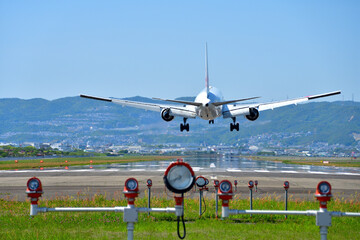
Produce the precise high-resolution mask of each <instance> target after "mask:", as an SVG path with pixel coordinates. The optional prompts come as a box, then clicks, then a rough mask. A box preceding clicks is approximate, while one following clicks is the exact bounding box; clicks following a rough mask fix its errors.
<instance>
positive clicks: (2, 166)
mask: <svg viewBox="0 0 360 240" xmlns="http://www.w3.org/2000/svg"><path fill="white" fill-rule="evenodd" d="M175 158H177V156H157V155H150V156H123V157H105V156H100V157H77V158H72V157H68V158H67V157H64V158H48V159H46V158H45V159H36V160H18V162H17V163H16V162H15V160H11V161H10V160H9V161H0V170H8V169H33V168H41V167H43V168H54V167H65V166H79V165H89V164H90V161H92V163H91V165H101V164H111V163H129V162H142V161H161V160H170V159H175ZM41 160H42V161H43V162H42V163H41V162H40V161H41ZM65 161H67V162H65Z"/></svg>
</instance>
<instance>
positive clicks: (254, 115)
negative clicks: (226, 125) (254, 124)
mask: <svg viewBox="0 0 360 240" xmlns="http://www.w3.org/2000/svg"><path fill="white" fill-rule="evenodd" d="M249 113H250V114H249V115H246V118H247V119H248V120H250V121H255V120H256V119H258V117H259V111H258V110H257V109H256V108H249Z"/></svg>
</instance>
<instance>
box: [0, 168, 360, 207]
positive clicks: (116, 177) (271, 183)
mask: <svg viewBox="0 0 360 240" xmlns="http://www.w3.org/2000/svg"><path fill="white" fill-rule="evenodd" d="M193 169H194V171H195V174H196V175H197V176H200V175H202V176H205V177H207V178H208V179H209V180H210V184H209V191H208V192H205V194H204V196H205V197H211V198H212V197H214V194H213V193H214V187H213V179H218V180H220V181H221V180H224V179H228V180H230V181H232V182H234V180H235V179H236V180H237V181H238V187H237V192H236V196H237V197H239V198H248V195H249V189H248V188H247V183H248V181H249V180H258V181H259V185H258V192H254V194H253V195H254V198H261V197H264V196H266V195H273V196H278V197H279V198H280V199H282V198H283V196H284V189H283V182H284V181H289V182H290V189H289V196H290V197H291V198H292V199H307V200H312V199H314V192H315V188H316V186H317V184H318V182H320V181H322V180H326V181H328V182H330V183H331V185H332V189H333V190H332V192H333V194H334V195H335V196H339V197H344V199H354V198H355V197H356V196H355V193H357V192H360V191H359V190H360V174H358V173H357V172H330V173H329V172H316V171H302V172H299V171H293V170H281V171H276V170H274V171H272V170H266V169H265V170H264V169H250V170H241V169H238V168H227V169H209V168H204V169H203V168H200V167H194V168H193ZM164 171H165V168H158V169H156V170H149V169H141V168H134V169H126V170H124V169H119V168H108V169H86V168H83V169H75V170H65V169H54V170H42V171H40V170H21V171H0V183H1V184H0V198H3V199H10V200H20V201H24V200H25V199H26V194H25V190H26V183H27V180H28V179H29V178H30V177H33V176H36V177H38V178H40V180H41V181H42V184H43V190H44V194H43V198H45V199H53V198H56V197H61V196H72V197H74V198H91V197H93V196H94V194H106V197H107V198H108V199H113V198H115V199H119V198H124V196H123V193H122V191H123V188H124V183H125V180H126V179H127V178H129V177H135V178H136V179H137V180H138V181H139V188H140V192H141V194H140V196H144V191H145V190H147V187H146V180H147V179H149V178H150V179H152V181H153V187H152V189H151V191H152V194H155V195H157V196H168V197H172V193H170V192H169V191H168V190H167V189H166V188H165V185H164V183H163V174H164ZM187 196H189V197H198V192H195V191H193V190H191V191H190V192H189V193H188V194H187ZM358 197H359V196H357V198H358Z"/></svg>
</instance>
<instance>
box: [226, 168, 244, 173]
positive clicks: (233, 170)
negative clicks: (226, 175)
mask: <svg viewBox="0 0 360 240" xmlns="http://www.w3.org/2000/svg"><path fill="white" fill-rule="evenodd" d="M226 171H227V172H242V170H240V169H236V168H229V169H226Z"/></svg>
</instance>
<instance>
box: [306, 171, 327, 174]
mask: <svg viewBox="0 0 360 240" xmlns="http://www.w3.org/2000/svg"><path fill="white" fill-rule="evenodd" d="M307 172H308V173H312V174H330V173H327V172H315V171H307Z"/></svg>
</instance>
